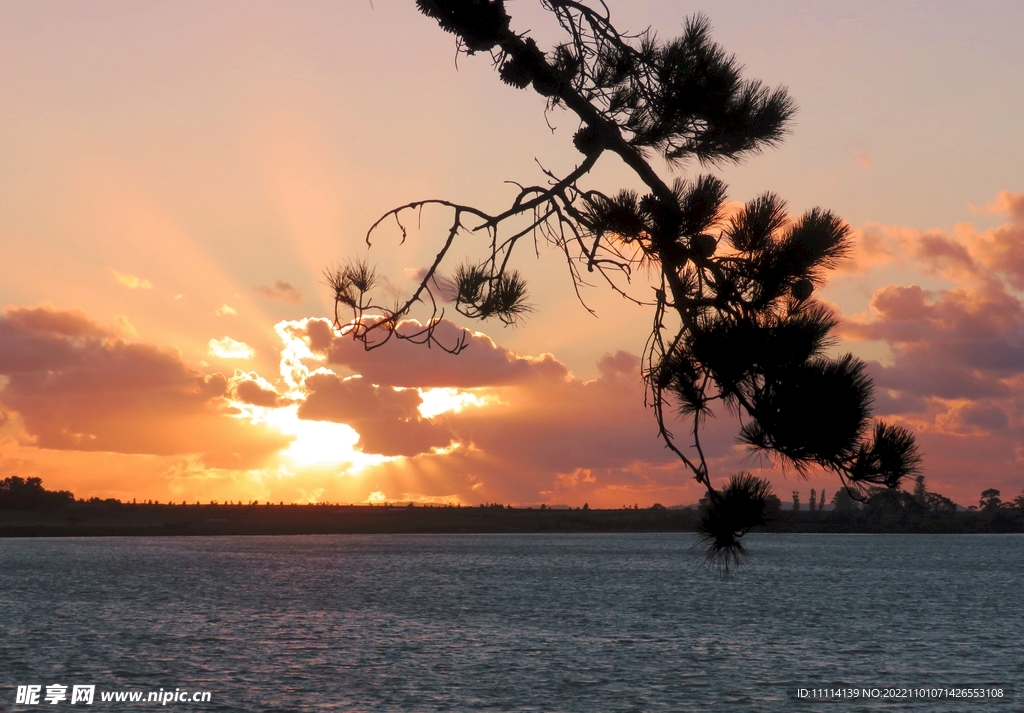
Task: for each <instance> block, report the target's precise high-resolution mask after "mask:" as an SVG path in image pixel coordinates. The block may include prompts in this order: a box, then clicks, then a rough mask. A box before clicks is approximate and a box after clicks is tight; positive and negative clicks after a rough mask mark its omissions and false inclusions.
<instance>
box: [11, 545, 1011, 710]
mask: <svg viewBox="0 0 1024 713" xmlns="http://www.w3.org/2000/svg"><path fill="white" fill-rule="evenodd" d="M694 542H695V539H694V536H693V535H691V534H578V535H569V534H565V535H549V534H544V535H394V536H387V535H372V536H352V535H338V536H301V537H196V538H188V537H166V538H76V539H5V540H0V710H9V711H13V710H40V709H46V710H64V706H71V704H70V698H71V691H72V689H73V686H75V685H83V686H89V685H92V686H95V687H96V688H95V700H94V704H93V706H92V708H91V710H117V711H132V710H140V711H145V710H150V711H153V710H157V709H160V708H163V709H167V710H179V711H185V710H196V711H435V710H436V711H478V710H508V711H531V710H535V711H587V712H588V713H589V712H591V711H653V710H666V711H690V710H694V711H696V710H708V711H792V710H808V711H810V710H824V711H832V712H836V713H838V712H842V713H853V712H854V711H865V710H870V711H874V710H915V711H945V710H948V711H962V710H983V711H993V712H995V711H1008V710H1015V711H1016V710H1024V698H1022V699H1021V700H1018V699H1017V698H1015V697H1014V692H1015V691H1014V686H1015V685H1016V688H1020V689H1021V691H1020V694H1021V695H1024V687H1021V686H1020V685H1019V684H1021V682H1022V680H1024V537H1022V536H1018V535H767V534H762V535H757V534H755V535H750V536H748V537H747V539H746V542H747V545H748V547H749V551H750V554H749V558H748V560H747V563H746V564H745V566H743V567H742V568H740V569H739V570H737V571H736V572H735V573H734V574H733V575H732V576H730V577H729V578H726V579H723V578H722V577H721V576H720V575H719V574H718V572H717V571H715V570H711V569H708V568H707V567H704V566H702V564H701V559H700V557H699V555H696V554H694V553H693V551H692V550H691V548H692V546H693V544H694ZM28 685H38V686H40V687H41V693H40V703H39V704H38V705H35V706H22V705H18V704H16V695H17V689H18V687H19V686H28ZM51 685H61V686H67V694H66V695H67V699H66V700H60V701H58V702H57V703H53V704H48V703H46V701H45V700H44V699H43V698H42V696H45V695H46V693H47V690H48V688H47V687H48V686H51ZM956 688H959V689H963V688H971V689H981V688H985V689H989V690H991V689H992V688H999V689H1001V690H1003V691H1004V693H1003V697H1002V698H1001V699H999V698H996V699H987V700H978V699H973V700H966V699H959V700H950V699H940V698H934V697H933V698H928V699H920V698H917V699H909V698H890V699H885V697H884V694H885V693H886V692H889V693H896V692H898V691H904V692H905V691H906V690H908V689H913V690H916V692H917V693H918V694H920V693H921V692H922V690H923V689H928V690H929V691H931V692H932V693H934V692H935V691H936V690H938V689H956ZM821 689H827V690H829V691H833V692H834V691H836V690H845V691H847V692H849V691H854V690H855V691H857V692H858V696H859V697H858V698H849V697H847V698H844V699H833V700H832V701H830V702H826V701H822V700H820V699H819V700H815V699H812V698H808V697H804V698H799V697H798V694H799V692H800V691H801V690H803V691H804V692H805V695H811V693H812V692H815V691H817V692H819V693H820V691H821ZM22 690H23V691H24V690H26V689H22ZM58 690H59V689H58ZM158 691H159V692H160V694H161V695H163V693H164V692H168V693H170V692H177V693H178V694H179V698H180V692H181V691H185V692H186V694H187V695H189V696H191V695H192V692H197V691H198V692H208V693H209V694H210V700H209V701H208V702H197V703H193V702H190V701H188V702H186V701H182V700H178V701H174V700H171V701H169V702H167V703H166V704H164V705H161V704H160V703H159V702H146V700H145V698H143V701H141V702H138V703H131V702H128V701H123V702H117V701H113V702H104V701H102V700H101V694H103V693H108V694H110V693H113V692H121V693H125V692H141V694H142V695H143V697H145V696H146V695H148V694H149V692H158ZM872 691H877V695H875V694H873V693H872ZM897 695H898V694H897ZM872 696H875V697H872ZM77 705H78V704H76V706H72V710H74V709H76V707H77ZM87 710H89V709H88V708H87Z"/></svg>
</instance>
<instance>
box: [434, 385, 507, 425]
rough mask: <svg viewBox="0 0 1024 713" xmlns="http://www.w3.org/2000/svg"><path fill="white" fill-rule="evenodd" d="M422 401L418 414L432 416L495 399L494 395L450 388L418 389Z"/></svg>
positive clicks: (457, 411)
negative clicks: (481, 394) (478, 394)
mask: <svg viewBox="0 0 1024 713" xmlns="http://www.w3.org/2000/svg"><path fill="white" fill-rule="evenodd" d="M419 392H420V398H421V399H423V402H422V403H421V404H420V406H419V412H420V416H422V417H423V418H433V417H434V416H439V415H441V414H442V413H449V412H450V413H459V412H460V411H462V410H463V409H464V408H466V407H467V406H485V405H487V404H488V403H492V402H495V401H497V400H498V399H497V397H495V396H477V395H476V394H474V393H471V392H469V391H459V390H458V389H451V388H435V389H419Z"/></svg>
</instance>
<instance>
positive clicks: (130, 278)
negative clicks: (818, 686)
mask: <svg viewBox="0 0 1024 713" xmlns="http://www.w3.org/2000/svg"><path fill="white" fill-rule="evenodd" d="M111 272H112V273H113V275H114V280H116V281H117V283H118V284H119V285H123V286H125V287H127V288H128V289H130V290H151V289H153V283H152V282H150V281H149V280H147V279H146V278H144V277H136V276H135V275H130V274H128V273H124V272H118V271H117V270H113V269H112V270H111Z"/></svg>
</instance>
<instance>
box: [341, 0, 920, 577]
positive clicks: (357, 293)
mask: <svg viewBox="0 0 1024 713" xmlns="http://www.w3.org/2000/svg"><path fill="white" fill-rule="evenodd" d="M540 2H541V5H542V7H544V8H545V9H546V10H547V11H549V12H550V13H551V14H552V15H553V16H554V18H555V20H556V21H557V23H558V24H559V25H560V27H561V29H562V30H563V33H564V35H563V40H562V41H561V42H560V43H558V44H557V45H555V46H554V47H553V48H550V49H549V50H547V51H545V50H542V49H541V48H540V47H539V46H538V44H537V43H536V41H535V40H534V39H533V38H532V37H530V36H529V33H528V32H516V31H514V30H513V29H511V16H510V15H509V13H508V12H507V10H506V7H505V3H504V1H503V0H417V3H416V4H417V7H418V8H419V9H420V11H421V12H423V13H424V14H425V15H427V16H428V17H430V18H432V19H434V20H436V21H437V23H438V24H439V25H440V27H441V28H442V29H443V30H445V31H447V32H449V33H451V34H453V35H454V36H455V37H456V42H457V48H458V51H459V52H461V53H464V54H466V55H474V54H483V55H485V56H487V57H489V58H490V60H491V62H492V63H493V65H494V67H495V68H496V69H497V71H498V74H499V76H500V78H501V80H502V81H503V82H504V83H506V84H508V85H509V86H511V87H513V88H516V89H521V90H523V89H527V88H528V87H531V86H532V88H533V91H536V92H537V93H539V94H540V95H542V96H544V97H545V98H546V99H547V110H548V112H549V113H550V112H553V111H556V110H564V111H566V112H568V113H569V114H570V115H572V120H573V121H574V122H576V123H577V125H578V129H577V130H576V131H575V133H574V135H573V137H572V142H573V145H574V146H575V147H576V149H577V150H578V151H579V152H580V154H581V155H582V158H581V160H580V162H579V163H578V165H576V167H575V168H573V169H572V170H571V171H569V172H568V173H565V174H564V175H560V174H556V173H555V172H554V171H551V170H549V169H543V173H544V177H545V178H544V182H543V183H541V184H538V185H528V186H523V185H519V184H517V185H519V189H518V191H517V193H516V195H515V196H514V197H513V198H512V199H511V201H510V203H509V204H508V205H507V206H506V207H505V208H504V209H501V210H498V211H485V210H482V209H480V208H477V207H474V206H469V205H463V204H459V203H456V202H452V201H448V200H445V199H428V200H418V201H415V202H412V203H407V204H405V205H401V206H398V207H397V208H394V209H392V210H390V211H388V212H387V213H386V214H385V215H383V216H381V218H380V219H378V220H377V221H376V222H375V223H374V224H373V225H372V226H371V227H370V229H369V231H368V234H367V243H368V244H370V243H371V242H372V240H373V238H374V236H375V234H376V233H377V231H378V229H379V228H380V226H381V225H383V224H384V223H385V222H390V221H397V223H398V225H399V227H400V228H401V231H402V235H403V239H404V237H405V234H406V227H405V223H404V222H403V221H404V220H406V218H407V217H414V216H416V215H417V214H418V213H419V212H420V211H422V210H423V209H425V208H430V209H443V210H446V211H449V212H450V215H451V221H450V222H449V223H448V228H447V231H446V233H445V235H444V236H443V237H442V239H441V247H440V250H439V252H438V254H437V257H436V259H435V260H434V261H433V263H432V264H431V265H430V266H429V267H428V268H427V270H426V272H425V274H424V276H423V279H422V281H421V282H420V283H419V285H418V287H417V288H416V289H415V290H414V292H413V293H412V295H411V296H410V297H409V298H408V299H407V300H405V301H404V302H401V301H396V302H394V303H391V304H387V303H384V302H381V301H376V300H375V298H374V297H373V288H374V286H375V285H376V284H377V282H378V277H377V275H376V272H375V270H374V269H373V268H372V267H371V266H370V265H369V264H368V263H367V262H364V261H358V260H357V261H352V262H348V263H346V264H344V265H342V266H340V267H338V268H336V269H334V270H331V271H329V272H328V277H329V282H330V284H331V287H332V289H333V291H334V301H335V313H334V317H335V326H336V327H337V328H338V329H341V330H343V331H345V332H346V333H348V334H349V335H350V336H351V337H352V338H354V339H357V340H360V341H361V342H363V344H364V345H365V346H366V348H367V349H374V348H378V347H380V346H382V345H383V344H385V343H387V342H388V341H389V340H390V339H392V338H398V339H407V340H411V341H414V342H418V343H422V344H429V345H433V346H438V347H440V348H442V349H445V350H447V351H449V352H452V353H458V352H460V351H461V350H462V349H464V348H465V347H466V345H467V344H468V341H467V338H466V333H463V336H462V338H461V339H459V340H457V341H455V342H452V343H442V342H441V341H439V339H438V338H437V336H436V334H435V329H436V327H437V325H438V323H439V321H440V318H441V317H442V316H443V313H444V310H443V307H442V305H443V303H444V302H445V300H446V299H449V301H450V302H451V303H453V304H454V308H455V309H456V310H457V311H458V312H459V313H461V314H463V315H464V316H466V317H469V318H473V319H488V318H496V319H498V320H499V321H501V322H502V323H504V324H505V325H514V324H517V323H519V322H521V321H522V320H523V319H524V317H525V316H526V314H527V313H528V312H529V311H530V309H531V307H530V305H528V303H527V286H526V281H525V279H524V278H523V276H522V275H521V274H520V273H519V272H517V271H516V270H514V269H512V268H511V267H510V266H509V265H510V258H511V257H512V255H513V253H514V251H515V250H516V249H517V248H519V247H521V246H522V245H523V244H526V245H527V246H529V247H528V249H531V250H532V248H533V245H534V241H535V240H544V241H547V242H548V243H549V244H551V245H553V246H555V247H556V248H558V249H559V250H560V251H562V253H563V254H564V256H565V258H566V261H567V265H568V272H569V279H570V280H571V281H572V283H573V285H574V286H575V287H576V290H577V294H579V288H580V287H582V286H583V285H585V284H587V283H586V281H585V280H586V279H590V278H595V279H597V280H600V281H603V282H605V283H606V284H607V285H608V287H609V288H610V289H612V290H615V291H616V292H618V293H619V294H621V295H622V296H623V297H625V298H627V299H629V300H631V301H633V302H635V303H637V304H639V305H644V306H648V307H650V308H651V310H652V327H651V333H650V337H649V339H648V341H647V345H646V348H645V352H644V359H643V363H644V367H643V374H642V376H643V379H644V381H645V383H646V387H647V402H648V404H649V405H650V407H651V408H652V410H653V412H654V416H655V420H656V424H657V429H658V433H659V434H660V437H661V439H662V440H663V442H664V444H665V446H666V447H667V448H669V449H670V450H671V451H672V452H673V453H675V455H676V456H678V458H679V459H680V460H681V461H682V462H683V463H684V464H685V466H686V467H687V468H688V469H689V470H690V472H691V473H692V474H693V477H694V478H695V479H696V480H697V481H698V482H700V483H701V484H702V485H703V486H704V487H705V488H706V490H707V497H708V502H709V507H707V508H705V509H703V520H702V524H701V529H702V532H703V534H704V536H705V544H706V552H707V554H708V557H709V559H710V560H713V561H715V562H717V563H719V564H725V565H726V566H727V565H728V564H729V563H730V562H738V561H739V557H740V555H741V554H742V553H743V547H742V545H741V543H740V538H741V537H742V535H743V534H744V533H746V532H747V531H748V530H749V529H750V528H751V527H754V526H756V525H759V524H762V523H763V522H764V508H765V504H766V501H767V500H766V499H767V498H768V496H769V495H770V494H771V489H770V487H769V484H768V483H767V481H765V480H763V479H760V478H756V477H754V476H752V475H750V474H749V473H741V474H738V475H734V476H732V477H731V478H730V479H729V481H728V483H727V484H726V485H725V486H723V487H721V489H719V488H716V487H715V486H714V485H713V483H712V478H711V473H710V472H709V467H708V460H707V458H706V456H705V452H704V447H703V444H702V441H701V435H702V429H703V426H704V424H705V422H706V420H707V419H708V418H709V417H711V416H713V415H714V413H715V411H716V409H721V410H724V411H725V412H728V413H731V414H734V415H737V416H738V417H739V419H740V427H739V432H738V436H737V437H738V440H739V441H740V442H742V443H744V444H746V445H747V446H749V447H750V448H751V449H753V450H755V451H758V452H761V453H765V454H768V455H769V456H771V457H774V458H775V459H776V460H777V462H779V463H781V464H782V465H784V466H788V467H791V468H793V469H794V470H795V471H796V472H797V473H799V474H804V473H806V471H807V470H808V469H810V468H814V467H820V468H823V469H825V470H827V471H831V472H832V473H834V474H835V475H837V476H838V477H839V479H840V481H841V483H842V485H843V486H845V487H846V488H848V489H849V491H850V492H851V493H852V494H854V496H856V497H862V496H863V493H864V492H866V490H867V489H868V488H870V487H872V486H885V487H888V488H896V487H897V486H898V485H899V483H900V481H901V480H902V479H903V478H904V477H906V476H908V475H910V474H913V473H914V472H915V471H916V470H917V468H918V465H919V460H920V459H919V456H918V451H917V447H916V445H915V443H914V439H913V437H912V435H911V434H910V433H909V432H908V431H906V430H905V429H903V428H900V427H897V426H893V425H888V424H885V423H882V422H876V423H872V420H871V417H870V415H871V402H872V386H871V382H870V380H869V378H868V376H867V375H866V373H865V370H864V367H865V365H864V363H863V362H862V361H860V360H859V359H857V358H855V357H853V356H852V355H850V354H845V355H842V356H838V357H832V356H829V355H828V354H827V350H828V348H829V347H830V346H831V345H832V344H833V339H832V338H831V335H830V333H831V331H832V329H833V328H834V327H835V326H836V325H837V324H838V320H837V318H836V316H835V314H834V313H833V312H832V311H831V310H830V309H829V308H828V307H826V306H825V305H824V304H822V303H820V302H818V301H817V300H815V299H814V298H813V295H814V292H815V290H816V289H817V288H818V287H820V286H821V285H822V284H823V283H824V281H825V275H826V273H827V271H828V270H829V269H831V268H832V267H834V266H835V264H836V263H837V261H838V260H840V259H841V258H842V257H844V256H845V255H846V254H847V252H848V250H849V248H850V231H849V228H848V226H847V225H846V224H845V223H844V222H843V221H842V220H840V219H839V218H838V217H837V216H836V215H834V214H833V213H832V212H830V211H827V210H822V209H819V208H815V209H812V210H810V211H808V212H806V213H804V214H803V215H802V216H800V217H798V218H796V219H795V220H791V219H790V218H789V217H788V214H787V210H786V204H785V203H784V201H782V199H780V198H779V197H778V196H776V195H775V194H773V193H765V194H764V195H762V196H760V197H758V198H755V199H753V200H751V201H749V202H748V203H747V204H746V205H745V206H743V207H742V209H740V210H739V211H738V212H737V213H735V214H734V215H732V216H731V217H727V216H726V205H725V202H726V186H725V184H724V183H723V182H722V181H721V180H720V179H719V178H717V177H716V176H714V175H712V174H703V175H692V176H691V177H689V178H683V177H680V176H676V177H675V178H668V177H665V176H664V175H663V174H664V172H665V170H666V169H668V171H669V172H670V173H671V172H672V171H678V170H681V169H683V168H685V167H688V166H692V165H693V164H694V163H697V164H699V165H701V166H715V165H718V164H722V163H728V162H736V161H741V160H743V159H745V158H746V157H749V156H751V155H754V154H757V153H759V152H761V151H763V150H764V149H765V148H768V147H772V146H775V145H776V144H778V143H779V142H780V140H781V139H782V137H783V136H784V135H785V133H786V132H787V129H788V126H789V122H790V119H791V117H792V116H793V113H794V111H795V108H796V106H795V103H794V102H793V100H792V99H791V98H790V97H789V95H788V93H787V91H786V90H785V88H782V87H777V88H770V87H767V86H765V85H764V84H762V83H761V82H759V81H757V80H750V79H744V78H743V77H742V76H741V66H740V64H739V63H738V62H737V60H736V59H735V57H733V56H732V55H729V54H727V53H726V52H725V51H724V50H723V49H722V48H721V47H720V46H719V45H718V44H717V43H715V42H714V41H713V40H712V39H711V30H710V25H709V22H708V20H707V18H705V17H703V16H700V15H698V16H694V17H691V18H689V19H688V20H687V21H686V23H685V27H684V30H683V34H682V36H680V37H678V38H674V39H671V40H667V41H666V40H661V39H660V38H658V37H656V36H655V35H654V34H653V33H652V32H650V31H643V32H639V33H636V34H628V33H625V32H622V31H620V30H619V29H617V28H616V27H615V26H614V25H613V24H612V22H611V18H610V14H609V11H608V8H607V6H606V5H605V4H604V2H601V1H600V0H598V2H595V3H593V4H588V3H586V2H583V1H580V0H540ZM605 155H613V156H615V157H617V158H618V159H620V160H621V161H622V162H623V163H624V164H625V165H626V166H627V167H628V168H629V169H631V170H632V171H633V173H634V174H635V176H636V178H637V179H639V181H640V182H641V183H642V184H643V186H644V188H643V190H642V191H639V192H638V191H633V190H628V189H626V190H613V191H608V192H605V191H601V190H597V189H595V188H593V187H587V186H584V185H583V184H582V181H583V179H584V178H586V177H587V176H588V174H590V173H591V171H592V170H593V169H594V167H595V166H596V165H597V163H598V160H599V159H601V158H602V157H603V156H605ZM465 238H468V239H469V240H470V241H473V242H474V243H475V244H476V245H477V246H478V247H482V254H481V255H480V257H478V258H475V259H470V260H468V261H465V262H462V263H460V264H457V265H454V266H449V267H447V268H445V269H446V270H447V272H444V271H442V264H444V263H445V261H446V259H447V258H449V256H450V255H452V254H462V252H463V247H464V243H465V242H466V240H464V239H465ZM457 243H458V245H459V247H458V250H454V246H455V245H456V244H457ZM644 271H647V273H648V274H653V275H655V278H654V284H653V286H651V287H653V289H651V287H647V286H645V287H644V289H642V290H640V291H639V294H636V293H634V292H632V291H631V287H632V280H633V278H634V277H635V276H636V275H637V273H638V272H644ZM444 274H449V275H450V276H451V277H450V278H449V279H446V278H444V277H443V275H444ZM417 308H425V309H426V314H424V315H422V317H421V318H420V320H419V322H418V324H419V325H420V327H419V328H415V329H408V328H407V329H402V330H399V329H398V327H399V325H400V323H401V321H402V320H407V319H411V318H413V317H414V316H415V315H414V311H415V310H416V309H417ZM673 414H674V415H675V416H677V417H680V418H681V419H682V420H683V424H684V428H685V435H684V436H678V435H677V434H676V433H675V432H674V431H673V430H672V429H673V428H674V426H673ZM794 505H795V506H796V505H798V499H797V498H796V497H795V498H794ZM795 509H796V508H795Z"/></svg>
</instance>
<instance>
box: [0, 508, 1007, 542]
mask: <svg viewBox="0 0 1024 713" xmlns="http://www.w3.org/2000/svg"><path fill="white" fill-rule="evenodd" d="M699 520H700V515H699V513H698V511H697V510H695V509H690V508H681V509H670V508H663V507H655V508H645V509H629V508H621V509H616V510H597V509H594V510H591V509H586V510H584V509H544V510H541V509H537V508H506V507H503V506H499V505H492V506H479V507H447V506H422V505H417V506H407V505H376V506H371V505H265V504H264V505H224V504H220V505H168V504H161V505H156V504H119V503H109V502H76V503H73V504H70V505H67V506H64V507H62V508H59V509H52V510H0V537H126V536H127V537H133V536H212V535H321V534H323V535H327V534H353V535H355V534H459V533H466V534H471V533H477V534H481V533H530V532H534V533H555V532H594V533H600V532H695V531H696V530H697V526H698V524H699ZM758 531H761V532H789V533H797V532H804V533H886V532H892V533H898V532H903V533H931V534H937V533H948V534H966V533H1000V532H1006V533H1013V532H1018V533H1019V532H1024V513H1022V512H1021V511H1020V510H1019V509H1016V508H1006V509H1003V510H1000V511H996V512H992V513H988V512H966V513H962V512H960V513H943V514H920V513H912V512H901V511H899V510H872V509H870V508H865V509H864V510H860V511H856V512H852V513H837V512H834V511H827V512H797V513H794V512H792V511H781V512H779V513H776V514H775V515H774V517H773V518H772V520H771V521H770V522H769V524H768V525H766V526H764V527H761V528H758Z"/></svg>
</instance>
